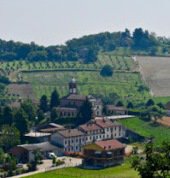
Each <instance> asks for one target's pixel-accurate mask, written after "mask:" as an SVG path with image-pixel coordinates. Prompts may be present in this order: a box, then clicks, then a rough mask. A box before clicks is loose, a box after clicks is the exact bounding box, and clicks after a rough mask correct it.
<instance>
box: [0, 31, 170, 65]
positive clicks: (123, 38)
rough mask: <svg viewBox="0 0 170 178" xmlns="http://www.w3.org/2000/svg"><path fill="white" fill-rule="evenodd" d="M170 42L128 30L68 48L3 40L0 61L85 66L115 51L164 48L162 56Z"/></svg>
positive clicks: (90, 37) (83, 40)
mask: <svg viewBox="0 0 170 178" xmlns="http://www.w3.org/2000/svg"><path fill="white" fill-rule="evenodd" d="M169 45H170V40H169V39H167V38H164V37H157V36H156V35H155V34H154V33H149V32H148V31H147V30H143V29H142V28H136V29H135V30H134V32H133V33H130V31H129V30H128V29H125V31H123V32H112V33H110V32H104V33H99V34H94V35H87V36H83V37H81V38H77V39H76V38H74V39H71V40H69V41H67V42H66V43H65V45H54V46H48V47H44V46H40V45H37V44H35V43H34V42H31V43H30V44H26V43H22V42H14V41H12V40H10V41H5V40H0V60H5V61H12V60H27V61H30V62H34V61H58V62H61V61H77V60H82V61H84V62H86V63H88V62H93V61H95V60H97V55H98V52H99V51H105V52H109V51H114V50H115V49H116V48H119V47H124V48H130V49H132V50H134V51H138V50H143V51H145V52H148V53H154V52H155V50H156V48H157V47H158V46H161V47H163V52H168V50H169V48H168V47H169Z"/></svg>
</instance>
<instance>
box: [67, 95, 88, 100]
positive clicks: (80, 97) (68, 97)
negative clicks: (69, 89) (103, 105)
mask: <svg viewBox="0 0 170 178" xmlns="http://www.w3.org/2000/svg"><path fill="white" fill-rule="evenodd" d="M66 99H68V100H82V101H85V100H86V96H83V95H78V94H70V95H68V96H67V97H66Z"/></svg>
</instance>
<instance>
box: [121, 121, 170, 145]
mask: <svg viewBox="0 0 170 178" xmlns="http://www.w3.org/2000/svg"><path fill="white" fill-rule="evenodd" d="M120 122H121V123H122V124H123V125H124V126H125V127H127V128H129V129H131V130H133V131H135V132H136V133H138V134H140V135H142V136H145V137H151V136H152V137H154V141H155V145H160V144H161V143H162V142H163V141H170V128H167V127H165V126H162V125H159V124H156V125H155V124H152V123H151V122H145V121H143V120H141V119H139V118H132V119H126V120H121V121H120Z"/></svg>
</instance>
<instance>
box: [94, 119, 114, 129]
mask: <svg viewBox="0 0 170 178" xmlns="http://www.w3.org/2000/svg"><path fill="white" fill-rule="evenodd" d="M95 123H96V124H97V125H98V126H99V127H101V128H110V127H115V126H116V125H117V124H114V123H113V122H112V121H110V120H108V119H96V120H95Z"/></svg>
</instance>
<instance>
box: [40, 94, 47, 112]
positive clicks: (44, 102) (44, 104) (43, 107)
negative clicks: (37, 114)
mask: <svg viewBox="0 0 170 178" xmlns="http://www.w3.org/2000/svg"><path fill="white" fill-rule="evenodd" d="M40 110H42V111H43V112H47V111H48V100H47V96H46V95H43V96H42V97H41V99H40Z"/></svg>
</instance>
